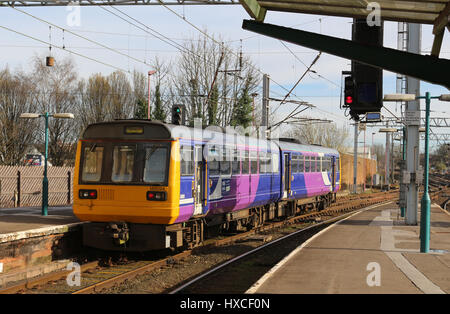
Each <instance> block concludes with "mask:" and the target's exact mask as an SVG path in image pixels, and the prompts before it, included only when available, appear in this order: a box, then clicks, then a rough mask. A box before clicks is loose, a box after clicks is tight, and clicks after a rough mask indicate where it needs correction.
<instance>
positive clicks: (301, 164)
mask: <svg viewBox="0 0 450 314" xmlns="http://www.w3.org/2000/svg"><path fill="white" fill-rule="evenodd" d="M298 171H299V172H300V173H302V172H305V156H303V155H301V156H298Z"/></svg>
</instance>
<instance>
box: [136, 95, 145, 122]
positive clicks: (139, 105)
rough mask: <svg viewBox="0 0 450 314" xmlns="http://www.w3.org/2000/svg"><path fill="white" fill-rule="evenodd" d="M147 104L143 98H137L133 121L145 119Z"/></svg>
mask: <svg viewBox="0 0 450 314" xmlns="http://www.w3.org/2000/svg"><path fill="white" fill-rule="evenodd" d="M147 110H148V104H147V102H146V101H145V100H144V99H143V98H139V99H137V101H136V112H135V113H134V118H135V119H147Z"/></svg>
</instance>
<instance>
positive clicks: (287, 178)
mask: <svg viewBox="0 0 450 314" xmlns="http://www.w3.org/2000/svg"><path fill="white" fill-rule="evenodd" d="M283 159H284V173H283V179H284V180H283V183H284V190H283V198H287V197H288V196H289V195H290V190H291V162H290V158H289V153H284V154H283Z"/></svg>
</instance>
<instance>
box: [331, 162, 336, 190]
mask: <svg viewBox="0 0 450 314" xmlns="http://www.w3.org/2000/svg"><path fill="white" fill-rule="evenodd" d="M331 164H332V166H331V167H332V168H331V188H332V190H331V192H333V191H334V187H335V186H336V157H331Z"/></svg>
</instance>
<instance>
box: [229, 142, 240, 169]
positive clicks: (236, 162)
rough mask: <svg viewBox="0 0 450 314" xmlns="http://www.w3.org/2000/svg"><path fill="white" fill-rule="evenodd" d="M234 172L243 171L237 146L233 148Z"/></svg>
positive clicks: (232, 166)
mask: <svg viewBox="0 0 450 314" xmlns="http://www.w3.org/2000/svg"><path fill="white" fill-rule="evenodd" d="M231 168H232V174H240V173H241V159H240V156H239V151H238V150H237V149H236V148H235V149H233V161H232V165H231Z"/></svg>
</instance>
